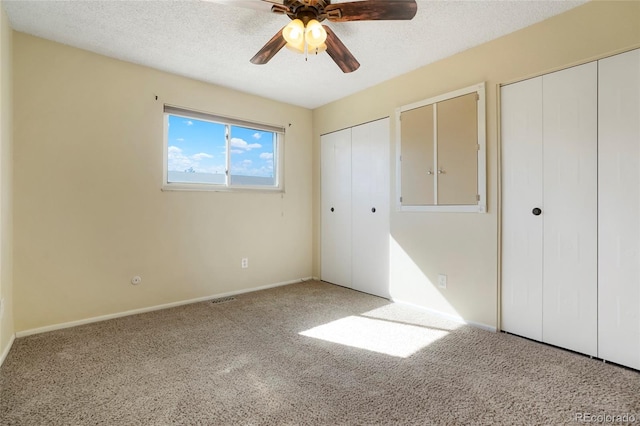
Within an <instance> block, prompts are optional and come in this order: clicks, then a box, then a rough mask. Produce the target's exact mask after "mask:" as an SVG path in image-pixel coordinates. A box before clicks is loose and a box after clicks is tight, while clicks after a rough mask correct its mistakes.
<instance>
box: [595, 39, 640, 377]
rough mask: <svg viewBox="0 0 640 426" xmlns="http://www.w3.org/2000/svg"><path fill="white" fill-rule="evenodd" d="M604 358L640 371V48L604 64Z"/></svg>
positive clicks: (601, 262) (601, 210)
mask: <svg viewBox="0 0 640 426" xmlns="http://www.w3.org/2000/svg"><path fill="white" fill-rule="evenodd" d="M598 91H599V93H598V107H599V127H598V139H599V154H598V155H599V177H598V186H599V201H598V204H599V226H598V232H599V235H598V240H599V241H598V244H599V261H598V265H599V268H598V337H599V341H598V356H599V357H600V358H603V359H606V360H609V361H613V362H616V363H620V364H623V365H627V366H629V367H633V368H637V369H640V50H635V51H632V52H628V53H624V54H621V55H617V56H613V57H611V58H607V59H603V60H601V61H599V87H598Z"/></svg>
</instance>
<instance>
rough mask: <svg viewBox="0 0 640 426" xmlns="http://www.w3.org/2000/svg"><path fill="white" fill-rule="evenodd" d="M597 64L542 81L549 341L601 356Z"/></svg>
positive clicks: (545, 336) (545, 301) (545, 297)
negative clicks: (598, 302)
mask: <svg viewBox="0 0 640 426" xmlns="http://www.w3.org/2000/svg"><path fill="white" fill-rule="evenodd" d="M597 67H598V65H597V63H595V62H592V63H589V64H585V65H581V66H578V67H573V68H570V69H567V70H563V71H559V72H555V73H552V74H548V75H545V76H543V78H542V84H543V123H544V125H543V139H544V153H543V159H544V160H543V163H544V171H543V176H544V186H543V190H544V209H543V213H542V215H543V216H544V234H543V237H544V257H543V263H544V270H543V291H542V294H543V301H542V306H543V314H542V318H543V327H542V329H543V341H544V342H547V343H551V344H553V345H558V346H562V347H565V348H568V349H571V350H574V351H578V352H582V353H585V354H588V355H597V345H598V341H597V327H598V325H597V310H598V305H597V296H598V294H597V293H598V289H597V274H598V270H597V262H598V256H597V229H598V228H597V226H598V221H597V219H598V217H597V200H598V193H597V185H598V181H597V170H598V158H597V151H598V145H597V142H598V140H597V137H598V127H597V121H598V98H597V96H598V89H597V83H598V82H597V72H598V69H597Z"/></svg>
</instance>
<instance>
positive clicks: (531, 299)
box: [500, 77, 544, 340]
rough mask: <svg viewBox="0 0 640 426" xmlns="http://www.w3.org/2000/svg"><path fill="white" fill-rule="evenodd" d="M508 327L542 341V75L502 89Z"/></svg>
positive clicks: (504, 284)
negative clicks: (536, 209) (537, 211)
mask: <svg viewBox="0 0 640 426" xmlns="http://www.w3.org/2000/svg"><path fill="white" fill-rule="evenodd" d="M500 97H501V99H500V102H501V109H502V119H501V126H502V128H501V133H502V138H501V139H502V194H503V195H502V329H503V330H505V331H508V332H510V333H514V334H518V335H520V336H524V337H528V338H530V339H535V340H542V253H543V251H542V224H543V216H541V215H536V214H534V213H535V212H534V209H535V208H540V209H542V208H544V205H543V202H542V77H538V78H533V79H530V80H526V81H522V82H520V83H515V84H511V85H508V86H504V87H502V89H501V96H500Z"/></svg>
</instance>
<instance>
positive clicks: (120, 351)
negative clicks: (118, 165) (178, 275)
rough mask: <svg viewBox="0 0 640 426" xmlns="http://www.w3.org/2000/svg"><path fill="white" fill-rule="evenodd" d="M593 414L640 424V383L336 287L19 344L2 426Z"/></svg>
mask: <svg viewBox="0 0 640 426" xmlns="http://www.w3.org/2000/svg"><path fill="white" fill-rule="evenodd" d="M586 414H590V415H592V416H598V415H609V416H623V415H625V414H626V415H627V416H633V417H634V418H635V419H636V422H637V423H640V373H639V372H637V371H634V370H630V369H626V368H622V367H620V366H616V365H611V364H605V363H603V362H602V361H597V360H593V359H589V357H585V356H582V355H578V354H575V353H572V352H568V351H565V350H561V349H558V348H554V347H551V346H547V345H543V344H539V343H536V342H532V341H529V340H526V339H523V338H519V337H516V336H512V335H507V334H503V333H491V332H488V331H485V330H481V329H478V328H474V327H470V326H461V325H460V324H457V323H453V322H449V321H446V320H443V319H441V318H436V317H433V316H430V315H429V314H427V313H425V312H424V311H421V310H418V309H414V308H411V307H408V306H404V305H398V304H393V303H390V302H388V301H387V300H384V299H381V298H377V297H373V296H369V295H365V294H362V293H359V292H356V291H352V290H349V289H345V288H342V287H338V286H334V285H330V284H326V283H321V282H306V283H301V284H295V285H289V286H284V287H279V288H274V289H270V290H264V291H260V292H255V293H250V294H244V295H240V296H237V297H236V298H235V300H233V301H228V302H225V303H217V304H215V303H211V302H202V303H196V304H192V305H185V306H181V307H177V308H172V309H166V310H162V311H156V312H151V313H146V314H141V315H135V316H129V317H124V318H119V319H114V320H110V321H105V322H100V323H94V324H89V325H84V326H80V327H75V328H70V329H65V330H59V331H54V332H49V333H43V334H39V335H33V336H29V337H24V338H19V339H16V341H15V342H14V345H13V348H12V349H11V351H10V352H9V355H8V357H7V359H6V360H5V363H4V364H3V366H2V367H1V368H0V424H2V425H94V424H104V425H169V424H200V425H373V424H375V425H414V424H415V425H430V424H433V425H440V424H442V425H455V424H460V425H491V424H545V425H555V424H562V423H574V422H576V420H580V418H581V417H580V416H582V419H585V418H586V417H584V416H585V415H586ZM610 419H618V420H619V422H617V423H616V424H624V422H623V420H624V418H623V417H620V418H610ZM629 419H630V417H627V422H630V421H629ZM610 423H611V422H610Z"/></svg>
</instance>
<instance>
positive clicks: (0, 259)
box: [0, 5, 14, 361]
mask: <svg viewBox="0 0 640 426" xmlns="http://www.w3.org/2000/svg"><path fill="white" fill-rule="evenodd" d="M12 33H13V31H12V29H11V26H10V25H9V20H8V19H7V15H6V14H5V12H4V8H3V7H2V5H0V299H3V300H4V315H2V317H0V355H1V354H3V353H4V351H5V350H6V349H7V345H8V344H9V342H10V340H11V338H12V337H13V334H14V324H13V224H12V217H13V204H12V203H13V188H12V179H11V178H12V176H11V175H12V161H11V157H12V152H11V150H12V146H13V133H12V127H13V120H12V112H13V97H12V91H13V87H12V60H13V45H12V35H13V34H12ZM0 361H1V360H0Z"/></svg>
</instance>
